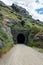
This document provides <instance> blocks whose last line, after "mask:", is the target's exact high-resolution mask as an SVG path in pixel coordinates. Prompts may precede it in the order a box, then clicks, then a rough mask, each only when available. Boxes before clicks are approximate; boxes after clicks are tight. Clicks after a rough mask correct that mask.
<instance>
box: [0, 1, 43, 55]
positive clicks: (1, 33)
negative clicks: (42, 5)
mask: <svg viewBox="0 0 43 65" xmlns="http://www.w3.org/2000/svg"><path fill="white" fill-rule="evenodd" d="M0 3H1V5H0V38H1V39H2V40H3V43H4V46H3V47H2V48H1V49H0V56H1V55H2V54H3V53H6V51H8V50H9V49H10V48H11V47H12V46H13V44H14V43H15V42H13V39H12V34H11V28H10V27H12V28H13V29H14V30H15V29H19V30H21V29H23V30H24V28H26V29H27V30H28V29H29V30H30V31H29V33H30V34H29V35H30V38H29V43H28V45H30V46H33V45H34V46H38V47H42V48H43V41H39V42H41V43H40V44H39V42H38V43H37V45H36V44H34V42H33V39H34V36H35V35H36V34H37V33H38V32H43V27H42V26H39V25H38V24H37V21H36V20H34V19H33V18H32V16H31V15H29V14H28V12H27V11H26V10H25V9H24V8H22V7H19V6H17V5H13V7H14V8H13V7H12V6H11V7H10V6H7V5H5V4H4V3H3V2H1V1H0ZM18 10H19V11H18ZM21 21H23V22H24V23H25V24H24V26H22V25H21ZM9 22H10V27H8V25H7V23H8V24H9ZM15 24H17V25H15ZM10 39H11V40H10ZM42 39H43V38H42ZM39 40H40V39H39ZM1 52H2V53H1Z"/></svg>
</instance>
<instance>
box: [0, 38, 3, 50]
mask: <svg viewBox="0 0 43 65" xmlns="http://www.w3.org/2000/svg"><path fill="white" fill-rule="evenodd" d="M2 47H3V40H2V39H1V38H0V49H1V48H2Z"/></svg>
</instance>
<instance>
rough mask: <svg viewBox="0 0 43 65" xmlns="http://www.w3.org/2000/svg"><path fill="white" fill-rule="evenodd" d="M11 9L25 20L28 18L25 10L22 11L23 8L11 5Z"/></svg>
mask: <svg viewBox="0 0 43 65" xmlns="http://www.w3.org/2000/svg"><path fill="white" fill-rule="evenodd" d="M11 7H12V8H13V9H14V10H15V11H16V12H18V13H20V14H22V15H23V16H24V17H26V18H27V17H28V16H29V13H28V12H27V11H26V9H24V8H22V7H20V6H18V5H16V4H13V5H12V6H11Z"/></svg>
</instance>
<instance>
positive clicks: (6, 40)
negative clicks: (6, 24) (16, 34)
mask: <svg viewBox="0 0 43 65" xmlns="http://www.w3.org/2000/svg"><path fill="white" fill-rule="evenodd" d="M2 28H3V24H1V23H0V38H2V39H3V48H2V49H0V56H2V54H3V53H6V52H7V51H8V50H9V49H10V48H11V47H12V46H13V40H12V38H9V37H8V35H7V33H6V32H5V31H4V30H3V29H2Z"/></svg>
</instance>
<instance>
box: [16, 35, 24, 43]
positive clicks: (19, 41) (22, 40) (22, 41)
mask: <svg viewBox="0 0 43 65" xmlns="http://www.w3.org/2000/svg"><path fill="white" fill-rule="evenodd" d="M17 43H19V44H21V43H22V44H24V43H25V36H24V35H23V34H18V36H17Z"/></svg>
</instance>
